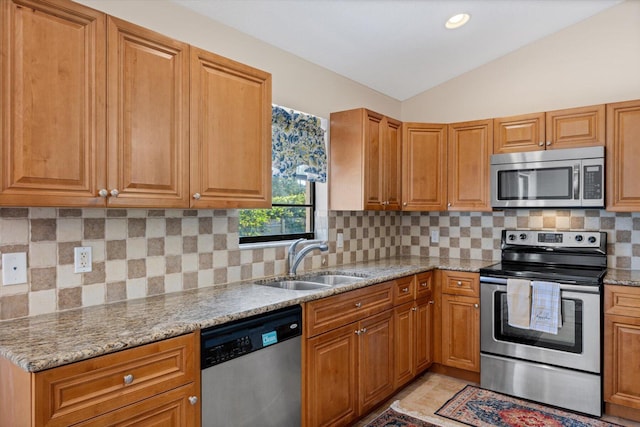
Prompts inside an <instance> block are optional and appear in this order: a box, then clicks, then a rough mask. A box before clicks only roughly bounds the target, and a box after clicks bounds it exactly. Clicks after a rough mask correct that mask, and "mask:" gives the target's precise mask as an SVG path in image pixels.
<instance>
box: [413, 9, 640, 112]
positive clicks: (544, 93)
mask: <svg viewBox="0 0 640 427" xmlns="http://www.w3.org/2000/svg"><path fill="white" fill-rule="evenodd" d="M638 98H640V1H639V0H627V1H626V2H624V3H621V4H620V5H617V6H614V7H612V8H610V9H607V10H606V11H604V12H602V13H600V14H598V15H596V16H593V17H591V18H589V19H587V20H585V21H582V22H580V23H578V24H576V25H573V26H571V27H569V28H566V29H564V30H562V31H560V32H557V33H555V34H553V35H551V36H548V37H546V38H544V39H541V40H539V41H537V42H534V43H532V44H530V45H528V46H525V47H524V48H522V49H519V50H517V51H515V52H513V53H511V54H508V55H505V56H504V57H502V58H500V59H498V60H495V61H493V62H490V63H488V64H486V65H484V66H481V67H479V68H477V69H475V70H473V71H470V72H468V73H466V74H463V75H461V76H459V77H457V78H454V79H452V80H450V81H448V82H445V83H443V84H441V85H439V86H437V87H435V88H433V89H430V90H428V91H426V92H423V93H421V94H419V95H417V96H415V97H413V98H411V99H409V100H406V101H404V102H403V103H402V120H404V121H423V122H443V123H450V122H457V121H466V120H476V119H484V118H491V117H503V116H510V115H516V114H523V113H534V112H538V111H551V110H555V109H562V108H570V107H578V106H586V105H593V104H601V103H607V102H615V101H625V100H630V99H638Z"/></svg>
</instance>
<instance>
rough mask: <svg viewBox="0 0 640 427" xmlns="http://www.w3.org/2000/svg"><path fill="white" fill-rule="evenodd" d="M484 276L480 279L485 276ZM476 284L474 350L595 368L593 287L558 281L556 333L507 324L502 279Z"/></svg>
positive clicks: (589, 369)
mask: <svg viewBox="0 0 640 427" xmlns="http://www.w3.org/2000/svg"><path fill="white" fill-rule="evenodd" d="M485 280H486V279H485ZM490 280H492V281H501V282H504V284H502V283H486V282H484V283H481V285H480V302H481V303H480V307H481V308H480V351H481V352H483V353H491V354H494V355H499V356H505V357H513V358H517V359H522V360H527V361H533V362H540V363H544V364H549V365H555V366H561V367H568V368H571V369H577V370H581V371H586V372H592V373H600V370H601V368H600V343H601V339H600V293H599V287H592V286H579V285H564V284H561V285H560V297H561V302H562V303H561V310H562V312H561V313H562V327H561V328H559V329H558V334H557V335H555V334H549V333H544V332H538V331H532V330H529V329H521V328H514V327H512V326H509V325H508V311H507V286H506V279H490Z"/></svg>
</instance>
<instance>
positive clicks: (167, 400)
mask: <svg viewBox="0 0 640 427" xmlns="http://www.w3.org/2000/svg"><path fill="white" fill-rule="evenodd" d="M194 398H195V399H194ZM192 402H193V403H192ZM199 402H200V399H199V398H198V391H197V389H196V386H195V383H190V384H188V385H186V386H183V387H179V388H176V389H173V390H170V391H167V392H165V393H161V394H158V395H156V396H153V397H150V398H149V399H146V400H143V401H142V402H138V403H136V404H133V405H129V406H125V407H124V408H121V409H118V410H115V411H113V412H109V413H108V414H105V415H102V416H100V417H96V418H91V419H90V420H88V421H85V422H82V423H79V424H74V426H77V427H80V426H87V427H88V426H92V427H111V426H125V425H127V426H136V427H156V426H176V427H177V426H181V427H196V426H199V425H200V424H199V423H198V413H199V412H200V403H199Z"/></svg>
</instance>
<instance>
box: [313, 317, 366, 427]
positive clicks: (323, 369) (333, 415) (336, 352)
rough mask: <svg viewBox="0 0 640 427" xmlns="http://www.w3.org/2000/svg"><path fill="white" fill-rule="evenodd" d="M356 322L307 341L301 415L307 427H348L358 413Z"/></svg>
mask: <svg viewBox="0 0 640 427" xmlns="http://www.w3.org/2000/svg"><path fill="white" fill-rule="evenodd" d="M356 325H357V323H352V324H349V325H346V326H343V327H341V328H338V329H334V330H332V331H330V332H327V333H325V334H322V335H318V336H317V337H314V338H310V339H308V340H307V341H306V348H305V361H306V369H305V372H306V375H304V377H303V384H304V386H303V387H304V396H303V414H305V415H304V420H305V422H306V424H305V425H306V426H309V427H311V426H313V427H315V426H328V425H348V424H349V422H350V421H353V420H354V419H355V418H356V417H357V411H358V386H357V375H358V344H359V343H358V341H359V340H358V335H357V334H356V333H355V332H356V331H358V329H357V326H356Z"/></svg>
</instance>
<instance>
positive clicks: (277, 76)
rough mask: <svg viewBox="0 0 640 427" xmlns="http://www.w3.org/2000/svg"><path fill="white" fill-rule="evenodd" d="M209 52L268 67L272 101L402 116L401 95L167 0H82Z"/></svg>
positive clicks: (321, 112)
mask: <svg viewBox="0 0 640 427" xmlns="http://www.w3.org/2000/svg"><path fill="white" fill-rule="evenodd" d="M77 1H78V2H79V3H82V4H85V5H87V6H89V7H92V8H94V9H98V10H101V11H103V12H105V13H108V14H110V15H112V16H115V17H118V18H121V19H124V20H127V21H129V22H133V23H135V24H138V25H141V26H143V27H146V28H149V29H151V30H154V31H157V32H159V33H162V34H165V35H167V36H170V37H172V38H175V39H177V40H181V41H183V42H186V43H189V44H192V45H194V46H198V47H200V48H202V49H205V50H208V51H210V52H214V53H217V54H219V55H222V56H225V57H227V58H230V59H233V60H236V61H239V62H242V63H244V64H247V65H250V66H252V67H256V68H260V69H262V70H265V71H268V72H270V73H271V74H272V75H273V102H274V103H276V104H279V105H284V106H287V107H291V108H294V109H296V110H299V111H304V112H307V113H311V114H315V115H317V116H320V117H325V118H328V117H329V113H330V112H332V111H340V110H346V109H350V108H357V107H367V108H370V109H372V110H374V111H378V112H380V113H382V114H386V115H389V116H391V117H396V118H400V108H401V105H400V101H397V100H395V99H393V98H390V97H388V96H385V95H382V94H380V93H379V92H376V91H374V90H371V89H369V88H367V87H365V86H363V85H361V84H358V83H355V82H354V81H352V80H349V79H347V78H345V77H342V76H339V75H338V74H336V73H333V72H331V71H329V70H327V69H325V68H322V67H319V66H317V65H314V64H311V63H310V62H308V61H305V60H303V59H301V58H299V57H297V56H294V55H292V54H289V53H287V52H285V51H283V50H281V49H278V48H275V47H273V46H271V45H269V44H266V43H263V42H261V41H259V40H257V39H255V38H253V37H251V36H248V35H246V34H244V33H241V32H239V31H236V30H234V29H232V28H230V27H227V26H225V25H222V24H220V23H218V22H216V21H213V20H211V19H209V18H206V17H203V16H200V15H198V14H196V13H195V12H192V11H190V10H188V9H186V8H183V7H181V6H179V5H177V4H174V3H171V2H170V1H168V0H153V1H149V0H127V1H124V0H77Z"/></svg>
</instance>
